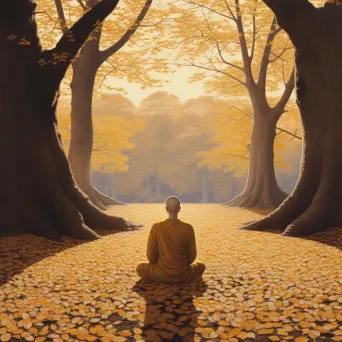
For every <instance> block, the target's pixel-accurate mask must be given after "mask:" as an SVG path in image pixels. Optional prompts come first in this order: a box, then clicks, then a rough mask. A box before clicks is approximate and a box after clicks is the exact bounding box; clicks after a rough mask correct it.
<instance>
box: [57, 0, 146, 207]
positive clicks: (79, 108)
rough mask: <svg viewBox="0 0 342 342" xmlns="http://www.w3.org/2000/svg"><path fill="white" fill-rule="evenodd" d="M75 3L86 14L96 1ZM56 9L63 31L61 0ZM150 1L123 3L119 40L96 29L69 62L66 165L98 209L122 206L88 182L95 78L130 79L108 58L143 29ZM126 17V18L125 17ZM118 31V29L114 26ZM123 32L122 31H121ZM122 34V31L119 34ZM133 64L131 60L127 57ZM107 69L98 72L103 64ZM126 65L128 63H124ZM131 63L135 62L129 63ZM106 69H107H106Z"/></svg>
mask: <svg viewBox="0 0 342 342" xmlns="http://www.w3.org/2000/svg"><path fill="white" fill-rule="evenodd" d="M78 3H79V4H80V5H81V6H80V8H81V9H82V10H84V11H87V10H89V9H91V8H93V7H94V5H95V4H96V0H85V1H83V0H80V1H78ZM55 4H56V9H57V13H58V18H59V22H60V25H61V29H62V31H63V32H65V31H66V30H67V27H68V23H67V20H66V17H65V14H64V10H63V3H62V0H55ZM151 4H152V0H146V1H144V4H143V5H142V6H141V2H139V3H138V4H137V3H136V1H135V2H132V3H129V2H128V4H126V8H125V9H124V10H123V12H124V13H122V14H123V15H122V18H123V20H122V23H121V27H120V28H119V32H120V33H121V37H118V38H117V39H116V40H114V42H113V36H114V38H116V35H115V34H114V33H113V30H112V29H106V30H105V29H103V28H102V26H99V27H98V29H97V30H95V31H94V32H93V33H92V34H91V36H90V37H89V39H88V42H87V43H86V44H85V45H84V46H83V47H82V48H81V50H80V54H79V57H78V58H76V59H75V61H74V62H73V63H72V70H73V72H72V81H71V96H72V98H71V106H72V110H71V120H72V123H71V140H70V149H69V162H70V166H71V170H72V172H73V174H74V177H75V180H76V183H77V184H78V186H79V187H80V188H81V189H82V190H83V191H84V192H85V193H86V194H87V195H88V196H89V198H90V199H91V201H92V202H93V203H94V204H95V205H96V206H97V207H99V208H100V209H106V206H107V205H111V204H122V203H121V202H118V201H116V200H114V199H111V198H109V197H108V196H106V195H104V194H103V193H101V192H99V191H98V190H97V189H95V188H94V186H93V185H92V183H91V177H90V174H91V171H90V169H91V167H90V165H91V155H92V150H93V124H92V99H93V95H94V90H95V89H94V88H95V87H96V84H95V81H96V76H97V74H98V72H99V70H100V73H101V76H102V81H101V84H102V82H103V79H105V78H106V77H108V76H109V74H111V73H113V72H116V71H117V70H118V69H119V70H120V68H121V69H122V70H121V72H122V73H123V74H125V76H126V77H128V78H131V76H130V74H133V73H132V71H127V70H125V67H126V66H125V65H117V63H116V61H115V60H111V59H110V58H111V57H112V56H114V55H115V54H116V53H117V52H118V51H120V50H121V49H122V48H123V47H124V46H125V45H126V44H127V42H128V41H129V40H130V39H131V37H132V35H133V34H134V33H135V32H136V31H137V29H138V28H139V27H141V26H142V21H143V19H144V18H145V16H146V14H147V12H148V11H149V9H150V6H151ZM137 5H138V6H141V7H140V13H139V14H138V15H137V17H136V18H135V20H134V22H133V23H131V24H130V25H128V26H126V28H124V25H127V22H129V21H130V20H132V18H131V16H129V15H127V10H129V11H132V7H133V8H134V9H136V7H137ZM127 16H128V19H127V18H126V17H127ZM116 30H117V27H116ZM123 30H124V31H123ZM122 31H123V32H122ZM101 40H104V41H106V43H107V45H108V42H110V44H109V46H107V47H106V48H105V49H100V41H101ZM126 57H127V56H126ZM128 57H129V60H131V62H132V57H131V56H129V55H128ZM106 62H107V68H105V69H103V68H102V69H101V67H102V66H103V65H104V64H106ZM126 63H127V65H129V62H128V61H126ZM132 64H134V63H132ZM108 68H109V70H108ZM144 76H145V77H143V76H140V77H137V79H138V80H142V83H145V84H148V83H149V82H150V81H151V79H150V78H149V77H147V75H146V72H145V73H144Z"/></svg>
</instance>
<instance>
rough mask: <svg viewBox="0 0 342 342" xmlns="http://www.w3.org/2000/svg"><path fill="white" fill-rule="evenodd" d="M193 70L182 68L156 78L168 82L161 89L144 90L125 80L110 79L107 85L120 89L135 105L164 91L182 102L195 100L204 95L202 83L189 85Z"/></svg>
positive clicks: (136, 84)
mask: <svg viewBox="0 0 342 342" xmlns="http://www.w3.org/2000/svg"><path fill="white" fill-rule="evenodd" d="M195 71H196V70H195V68H191V67H183V68H181V69H179V70H178V71H177V72H175V73H174V74H168V75H162V74H159V75H158V78H161V79H163V78H164V79H165V80H167V81H168V82H167V83H165V84H164V85H163V87H161V88H146V89H141V88H140V85H139V84H138V83H128V82H127V81H125V80H116V79H111V80H110V81H109V82H108V83H109V84H110V85H111V86H113V87H122V88H124V89H125V90H126V92H127V97H128V98H129V99H130V100H131V101H132V102H134V104H135V105H139V103H140V102H141V101H142V100H143V99H144V98H145V97H147V96H149V95H150V94H152V93H154V92H156V91H160V90H161V91H166V92H168V93H171V94H174V95H176V96H178V97H179V98H180V99H181V101H182V102H185V101H186V100H188V99H192V98H196V97H199V96H202V95H205V94H206V90H205V87H204V85H203V84H202V83H200V82H196V83H190V82H189V78H190V77H191V76H192V75H193V73H194V72H195Z"/></svg>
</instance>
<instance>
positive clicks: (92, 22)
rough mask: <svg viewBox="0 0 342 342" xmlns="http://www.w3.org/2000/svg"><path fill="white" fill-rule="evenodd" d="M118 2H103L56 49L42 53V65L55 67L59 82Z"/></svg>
mask: <svg viewBox="0 0 342 342" xmlns="http://www.w3.org/2000/svg"><path fill="white" fill-rule="evenodd" d="M118 2H119V0H103V1H101V2H100V3H98V4H97V5H96V6H95V7H93V8H92V9H91V10H90V11H88V12H87V13H86V14H84V15H83V17H82V18H81V19H79V20H78V21H77V22H76V23H75V24H74V25H73V26H72V27H71V28H70V29H69V30H68V31H67V32H66V33H64V35H63V36H62V38H61V39H60V40H59V42H58V43H57V45H56V47H55V48H54V49H52V50H47V51H43V52H42V53H41V59H40V61H39V62H40V64H41V65H42V66H46V65H53V66H54V76H55V77H56V80H57V81H58V82H60V81H61V80H62V78H63V77H64V74H65V72H66V70H67V68H68V66H69V65H70V64H71V62H72V61H73V59H74V57H75V56H76V54H77V52H78V50H79V49H80V48H81V47H82V45H83V44H84V43H85V42H86V40H87V38H88V37H89V35H90V34H91V33H92V32H93V31H94V30H95V29H96V28H97V26H99V25H100V24H101V23H102V22H103V20H104V19H105V18H106V17H107V16H108V15H109V14H110V13H111V12H112V11H113V9H114V8H115V7H116V5H117V4H118ZM55 68H58V69H55Z"/></svg>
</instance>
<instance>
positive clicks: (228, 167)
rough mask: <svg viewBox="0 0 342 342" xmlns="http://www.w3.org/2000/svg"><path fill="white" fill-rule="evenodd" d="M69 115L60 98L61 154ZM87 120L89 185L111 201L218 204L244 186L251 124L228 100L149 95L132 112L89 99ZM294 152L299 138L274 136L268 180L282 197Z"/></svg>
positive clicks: (110, 98) (295, 163)
mask: <svg viewBox="0 0 342 342" xmlns="http://www.w3.org/2000/svg"><path fill="white" fill-rule="evenodd" d="M70 110H71V108H70V105H69V103H68V99H64V100H60V105H59V120H60V126H61V132H62V135H63V138H64V143H65V146H66V149H68V148H69V143H70V121H71V118H70ZM93 120H94V146H93V153H92V164H91V170H92V174H91V176H92V182H93V184H94V185H95V186H96V187H97V188H98V189H99V190H100V191H102V192H104V193H105V194H107V195H109V196H111V197H113V198H115V199H118V200H120V201H123V202H164V200H165V198H166V197H167V196H170V195H178V196H180V198H181V199H182V200H183V201H184V202H192V203H194V202H195V203H210V202H218V203H221V202H226V201H228V200H230V199H232V198H233V197H234V196H235V195H237V194H238V193H239V192H241V191H242V190H243V188H244V186H245V181H246V176H247V171H248V144H250V135H251V130H252V127H251V123H252V122H251V118H250V117H248V116H246V115H244V114H243V113H240V112H239V111H237V110H236V109H235V110H234V108H232V107H231V105H230V102H229V101H228V100H223V99H222V100H221V99H220V100H215V98H214V97H213V96H201V97H198V98H196V99H190V100H188V101H186V102H183V103H182V102H181V101H180V99H179V98H178V97H177V96H175V95H172V94H169V93H166V92H162V91H157V92H155V93H153V94H152V95H150V96H148V97H146V98H145V99H143V101H142V102H141V103H140V104H139V105H138V106H135V105H134V103H133V102H131V101H130V100H129V99H128V97H125V96H123V95H120V94H104V95H101V96H99V97H98V98H97V99H96V100H95V101H94V105H93ZM237 122H238V126H237V125H236V123H237ZM237 127H239V128H237ZM300 154H301V150H300V140H298V139H292V138H291V137H290V136H288V135H286V134H284V135H283V136H282V135H279V138H277V141H276V149H275V155H276V174H277V180H278V183H279V185H280V187H281V188H282V189H283V190H284V191H285V192H291V191H292V189H293V187H294V185H295V183H296V181H297V177H298V168H299V162H300Z"/></svg>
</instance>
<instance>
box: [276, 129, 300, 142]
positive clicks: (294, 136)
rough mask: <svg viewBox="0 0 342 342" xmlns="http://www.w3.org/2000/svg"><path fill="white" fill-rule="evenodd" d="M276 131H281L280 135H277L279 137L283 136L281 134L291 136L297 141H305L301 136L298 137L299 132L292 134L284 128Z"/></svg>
mask: <svg viewBox="0 0 342 342" xmlns="http://www.w3.org/2000/svg"><path fill="white" fill-rule="evenodd" d="M276 129H277V130H278V131H279V132H278V133H277V135H279V134H281V133H286V134H288V135H290V136H291V137H293V138H296V139H298V140H303V138H302V137H301V136H300V135H297V134H296V133H297V130H296V131H295V133H292V132H290V131H288V130H286V129H284V128H281V127H278V126H277V127H276Z"/></svg>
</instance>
